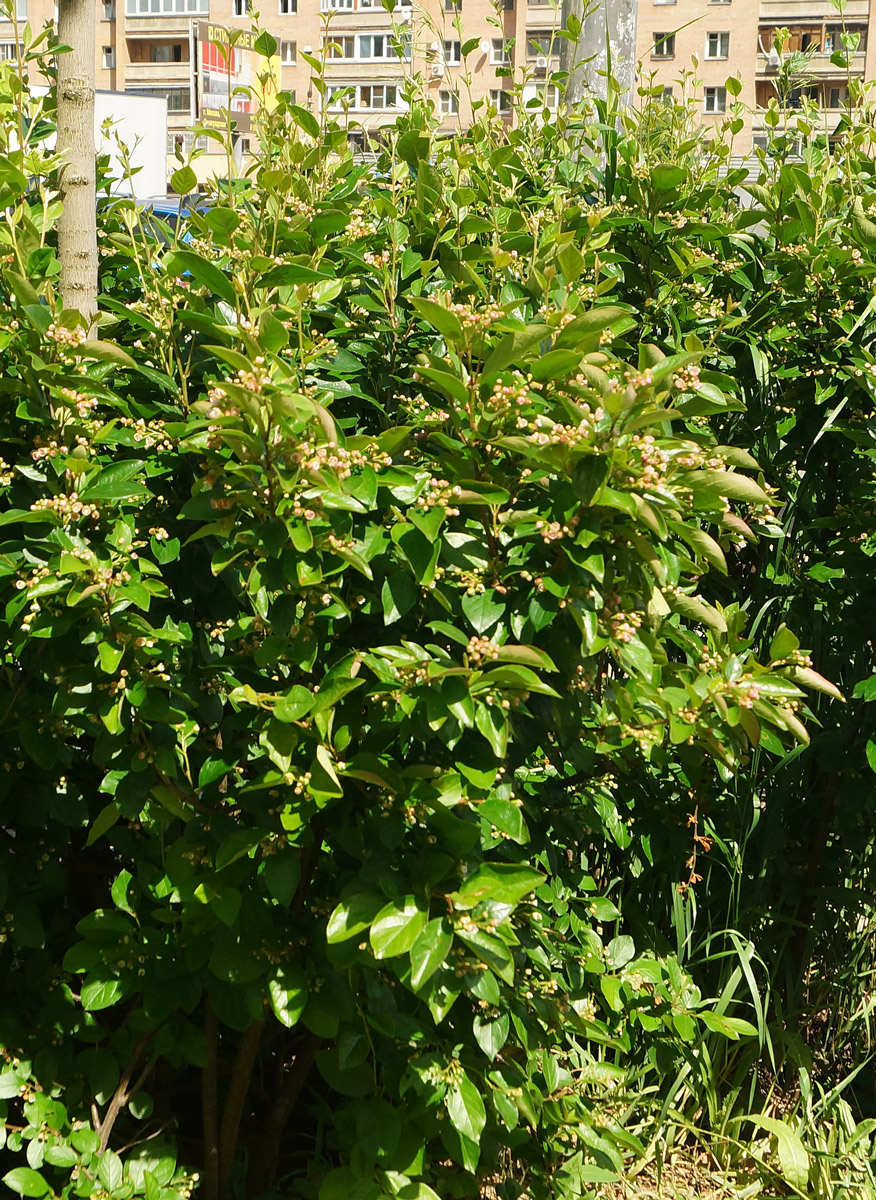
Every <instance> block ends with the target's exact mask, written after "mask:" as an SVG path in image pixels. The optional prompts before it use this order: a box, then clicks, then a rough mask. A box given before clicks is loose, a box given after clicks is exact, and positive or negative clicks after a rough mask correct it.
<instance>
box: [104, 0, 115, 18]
mask: <svg viewBox="0 0 876 1200" xmlns="http://www.w3.org/2000/svg"><path fill="white" fill-rule="evenodd" d="M103 19H104V20H105V21H114V20H115V19H116V0H109V3H104V6H103Z"/></svg>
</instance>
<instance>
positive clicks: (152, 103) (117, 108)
mask: <svg viewBox="0 0 876 1200" xmlns="http://www.w3.org/2000/svg"><path fill="white" fill-rule="evenodd" d="M30 90H31V91H32V92H33V94H34V95H36V96H41V95H45V93H46V91H47V90H48V89H47V88H45V87H41V86H36V87H31V89H30ZM108 120H109V121H112V122H113V125H112V128H111V129H110V131H109V133H108V134H105V133H104V132H103V126H104V124H105V123H106V122H107V121H108ZM94 138H95V143H96V145H97V152H98V154H109V156H110V159H111V162H112V168H111V173H112V174H113V175H114V176H116V179H117V182H116V183H115V184H114V185H113V192H114V193H115V194H116V195H117V196H130V195H132V194H133V195H135V196H137V197H138V198H140V197H145V196H164V195H166V194H167V100H166V99H165V98H164V97H163V96H144V95H142V94H137V93H134V92H95V94H94ZM118 142H122V143H123V145H124V146H126V147H127V149H128V152H129V155H130V159H131V167H132V168H136V167H139V168H140V170H139V171H138V172H137V174H136V175H134V177H133V179H130V180H129V179H121V178H119V176H120V175H121V172H122V165H121V160H120V157H119V149H118Z"/></svg>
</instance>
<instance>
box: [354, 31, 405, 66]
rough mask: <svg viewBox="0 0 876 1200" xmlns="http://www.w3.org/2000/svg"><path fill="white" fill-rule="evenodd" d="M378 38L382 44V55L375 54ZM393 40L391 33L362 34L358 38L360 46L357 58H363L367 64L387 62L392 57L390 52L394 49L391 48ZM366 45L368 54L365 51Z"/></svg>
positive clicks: (358, 46) (358, 45)
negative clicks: (375, 44)
mask: <svg viewBox="0 0 876 1200" xmlns="http://www.w3.org/2000/svg"><path fill="white" fill-rule="evenodd" d="M378 38H380V41H381V43H382V49H381V52H380V54H375V53H374V43H375V41H376V40H377V39H378ZM391 40H392V35H391V34H389V33H360V34H359V35H358V38H357V43H358V44H357V51H356V57H357V58H363V59H365V61H366V62H374V61H377V62H385V61H386V59H387V58H389V56H390V54H389V52H390V50H391V48H392V47H391V46H390V42H391ZM366 45H367V46H368V51H367V53H366V50H365V47H366ZM393 57H395V55H393Z"/></svg>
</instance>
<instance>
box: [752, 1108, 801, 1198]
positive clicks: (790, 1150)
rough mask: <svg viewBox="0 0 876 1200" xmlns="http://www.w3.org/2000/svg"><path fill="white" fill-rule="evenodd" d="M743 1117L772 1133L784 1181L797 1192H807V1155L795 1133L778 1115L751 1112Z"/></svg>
mask: <svg viewBox="0 0 876 1200" xmlns="http://www.w3.org/2000/svg"><path fill="white" fill-rule="evenodd" d="M743 1119H744V1120H747V1121H751V1123H752V1124H753V1125H759V1126H760V1127H761V1129H765V1130H767V1132H768V1133H771V1134H773V1136H774V1137H775V1139H776V1151H777V1153H778V1156H779V1165H780V1167H781V1169H782V1175H783V1177H784V1179H785V1182H786V1183H789V1184H790V1185H791V1187H793V1188H796V1189H797V1191H798V1192H803V1193H804V1194H808V1188H809V1155H808V1153H807V1152H806V1147H805V1146H804V1145H803V1143H802V1141H801V1140H800V1138H799V1137H798V1136H797V1134H796V1133H795V1132H794V1131H793V1130H792V1129H791V1128H790V1126H789V1125H787V1124H786V1123H785V1122H784V1121H780V1120H779V1119H778V1117H766V1116H763V1115H762V1114H761V1113H752V1114H749V1115H748V1116H747V1117H745V1118H743Z"/></svg>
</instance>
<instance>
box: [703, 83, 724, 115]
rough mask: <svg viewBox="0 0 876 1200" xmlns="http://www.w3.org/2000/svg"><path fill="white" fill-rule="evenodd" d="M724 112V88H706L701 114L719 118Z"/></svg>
mask: <svg viewBox="0 0 876 1200" xmlns="http://www.w3.org/2000/svg"><path fill="white" fill-rule="evenodd" d="M710 101H711V104H710V103H709V102H710ZM726 111H727V89H726V88H725V87H707V88H706V90H705V92H704V93H703V112H705V113H711V114H712V115H713V116H714V115H718V116H719V115H720V114H721V113H725V112H726Z"/></svg>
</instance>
